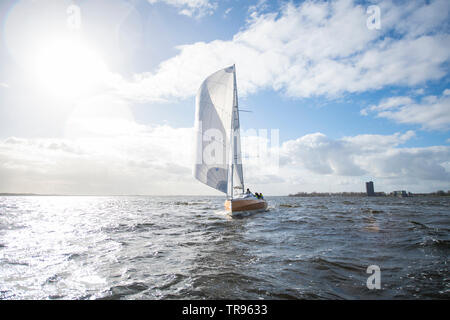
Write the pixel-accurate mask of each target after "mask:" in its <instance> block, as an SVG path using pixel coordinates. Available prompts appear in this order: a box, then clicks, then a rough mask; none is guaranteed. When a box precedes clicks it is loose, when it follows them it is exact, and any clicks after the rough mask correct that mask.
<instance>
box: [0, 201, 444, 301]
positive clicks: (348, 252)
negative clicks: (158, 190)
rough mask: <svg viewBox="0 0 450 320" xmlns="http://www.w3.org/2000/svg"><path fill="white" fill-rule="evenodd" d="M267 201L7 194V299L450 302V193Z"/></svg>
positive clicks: (3, 258)
mask: <svg viewBox="0 0 450 320" xmlns="http://www.w3.org/2000/svg"><path fill="white" fill-rule="evenodd" d="M268 200H269V208H270V211H268V212H264V213H258V214H255V215H252V216H250V217H246V218H241V219H236V218H233V219H232V218H230V217H228V216H226V215H225V213H224V212H223V198H221V197H145V196H142V197H141V196H135V197H31V196H27V197H0V298H1V299H103V298H106V299H291V298H294V299H396V298H397V299H398V298H401V299H417V298H420V299H448V298H450V281H449V276H450V274H449V259H448V258H449V253H450V232H449V231H450V210H449V208H450V199H449V198H446V197H436V198H431V197H430V198H403V199H402V198H358V197H354V198H353V197H323V198H322V197H321V198H289V197H272V198H270V197H269V198H268ZM369 265H378V266H379V267H380V269H381V289H380V290H369V289H368V288H367V286H366V280H367V277H369V276H370V274H367V273H366V269H367V267H368V266H369Z"/></svg>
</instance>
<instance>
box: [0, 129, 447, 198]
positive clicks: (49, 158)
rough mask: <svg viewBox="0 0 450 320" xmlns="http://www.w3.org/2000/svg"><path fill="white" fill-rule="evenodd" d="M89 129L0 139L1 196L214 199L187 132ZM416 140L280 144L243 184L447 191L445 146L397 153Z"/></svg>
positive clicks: (315, 137)
mask: <svg viewBox="0 0 450 320" xmlns="http://www.w3.org/2000/svg"><path fill="white" fill-rule="evenodd" d="M124 123H125V120H124ZM114 125H118V124H117V122H114ZM87 127H89V124H88V125H87ZM130 128H131V129H132V130H130ZM87 131H88V135H81V134H80V135H79V136H77V137H76V136H72V137H70V138H64V139H23V138H20V139H19V138H14V137H11V138H8V139H4V140H2V141H0V178H1V179H0V191H2V192H35V193H78V194H214V191H213V190H212V189H210V188H208V187H206V186H204V185H202V184H201V183H200V182H197V181H195V180H194V179H193V178H192V176H191V168H192V157H191V155H192V145H193V144H192V140H193V139H192V133H193V129H192V128H178V129H176V128H172V127H170V126H156V127H151V126H144V125H138V124H136V123H133V122H129V123H127V125H126V126H125V127H124V130H116V131H115V132H114V133H111V134H109V135H107V134H103V135H99V134H97V133H93V132H92V131H90V130H87ZM414 135H415V134H414V132H412V131H408V132H406V133H395V134H392V135H357V136H353V137H344V138H342V139H337V140H334V139H330V138H328V137H327V136H325V135H324V134H322V133H313V134H308V135H305V136H302V137H299V138H298V139H296V140H290V141H286V142H284V143H283V144H282V145H281V146H279V153H280V156H281V158H280V167H279V168H278V170H277V171H274V170H273V169H274V168H266V167H265V166H264V165H261V163H264V162H265V159H262V160H261V161H262V162H258V161H256V162H253V161H250V160H249V159H247V158H244V160H243V161H244V175H245V181H246V184H247V185H248V186H249V187H251V188H252V190H259V191H262V192H263V193H265V194H288V193H292V192H296V191H358V190H361V191H363V190H364V181H367V180H375V181H376V184H377V187H378V190H385V191H391V190H395V189H399V188H400V189H408V190H410V191H413V192H419V191H434V190H437V189H442V188H446V186H448V183H449V182H450V163H449V161H448V159H450V147H449V146H434V147H426V148H405V147H399V146H400V145H401V144H403V143H404V142H406V141H408V140H409V139H411V138H413V137H414ZM258 140H259V142H258ZM263 140H265V138H262V137H254V138H247V139H243V149H244V150H247V152H248V151H249V148H250V149H251V147H253V146H254V145H255V144H258V143H260V142H263ZM266 141H267V140H266ZM269 148H270V147H269ZM272 148H278V147H277V146H276V145H275V146H272ZM269 169H270V170H269ZM215 194H219V193H215Z"/></svg>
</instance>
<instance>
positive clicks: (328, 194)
mask: <svg viewBox="0 0 450 320" xmlns="http://www.w3.org/2000/svg"><path fill="white" fill-rule="evenodd" d="M288 196H289V197H331V196H338V197H371V198H377V197H399V195H398V194H394V193H384V192H375V194H374V195H372V196H368V195H367V193H366V192H311V193H308V192H298V193H295V194H289V195H288ZM442 196H444V197H445V196H450V191H447V192H444V191H436V192H429V193H412V192H409V193H408V195H407V196H403V197H405V198H408V197H442Z"/></svg>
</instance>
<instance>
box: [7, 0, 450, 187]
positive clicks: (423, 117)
mask: <svg viewBox="0 0 450 320" xmlns="http://www.w3.org/2000/svg"><path fill="white" fill-rule="evenodd" d="M449 13H450V2H449V1H448V0H434V1H367V2H365V1H351V0H336V1H330V2H325V1H281V0H279V1H262V0H258V1H256V0H254V1H237V0H221V1H218V0H128V1H126V0H89V1H83V0H80V1H75V0H74V1H44V0H20V1H12V0H11V1H9V0H5V1H1V2H0V22H1V24H0V28H1V30H0V31H1V33H0V192H34V193H61V194H155V195H171V194H190V195H193V194H211V195H218V194H220V193H218V192H216V191H215V190H213V189H211V188H209V187H207V186H204V185H202V184H201V183H200V182H197V181H196V180H194V179H193V178H192V175H191V168H192V158H193V157H192V153H193V150H192V145H193V125H194V110H195V94H196V92H197V90H198V88H199V86H200V84H201V82H202V81H203V79H204V78H205V77H207V76H208V75H209V74H211V73H212V72H214V71H216V70H218V69H222V68H225V67H227V66H229V65H232V64H236V70H237V83H238V94H239V101H240V107H241V108H242V109H245V110H250V111H252V112H246V113H242V114H241V127H242V136H243V142H242V143H243V153H244V159H243V163H244V179H245V182H246V186H248V187H250V188H251V189H252V190H255V191H262V192H263V193H264V194H266V195H285V194H288V193H294V192H298V191H304V192H312V191H320V192H338V191H364V188H365V187H364V182H365V181H369V180H373V181H374V183H375V191H387V192H389V191H392V190H401V189H404V190H408V191H411V192H430V191H436V190H439V189H443V190H449V189H450V134H449V131H450V83H449V79H450V77H449V62H450V34H449V31H450V28H449V27H450V26H449V23H450V19H449Z"/></svg>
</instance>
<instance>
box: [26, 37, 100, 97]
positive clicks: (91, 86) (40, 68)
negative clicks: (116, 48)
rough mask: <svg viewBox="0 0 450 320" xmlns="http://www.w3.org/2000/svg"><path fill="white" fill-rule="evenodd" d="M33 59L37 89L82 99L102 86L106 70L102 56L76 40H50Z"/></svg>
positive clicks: (40, 47)
mask: <svg viewBox="0 0 450 320" xmlns="http://www.w3.org/2000/svg"><path fill="white" fill-rule="evenodd" d="M35 52H36V53H35V54H34V55H33V59H32V66H31V69H32V72H33V74H34V80H35V81H36V85H37V87H38V88H39V89H42V90H44V91H45V92H46V93H48V94H51V95H53V96H57V97H62V98H75V97H82V96H85V95H88V94H90V93H92V92H94V91H95V90H96V89H98V88H99V87H101V86H102V85H104V84H105V81H106V79H107V77H108V69H107V67H106V64H105V63H104V62H103V60H102V59H101V57H100V56H99V55H98V54H97V53H96V52H95V51H94V50H93V49H91V48H90V47H89V46H87V45H86V44H84V43H83V42H82V41H81V40H78V39H63V38H61V39H51V40H49V41H46V42H43V43H41V44H40V46H39V49H38V50H36V51H35Z"/></svg>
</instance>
